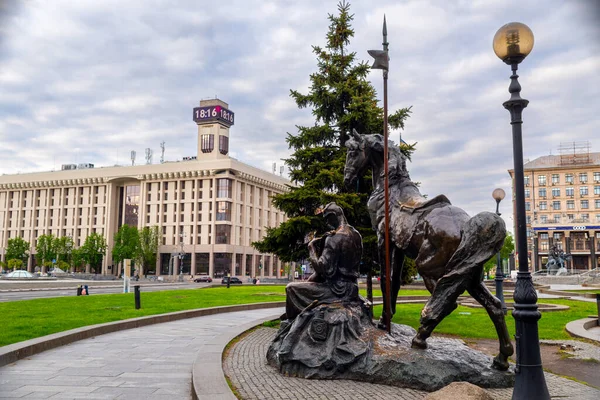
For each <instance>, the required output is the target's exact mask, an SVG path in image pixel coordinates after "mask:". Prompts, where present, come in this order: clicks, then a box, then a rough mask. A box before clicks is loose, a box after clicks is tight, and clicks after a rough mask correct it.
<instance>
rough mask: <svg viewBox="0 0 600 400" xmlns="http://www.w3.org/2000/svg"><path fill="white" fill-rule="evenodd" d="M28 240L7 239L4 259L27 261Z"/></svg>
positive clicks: (18, 238)
mask: <svg viewBox="0 0 600 400" xmlns="http://www.w3.org/2000/svg"><path fill="white" fill-rule="evenodd" d="M29 247H30V246H29V242H28V241H26V240H24V239H22V238H20V237H16V238H12V239H8V243H7V246H6V259H7V260H9V261H10V260H13V259H14V260H21V261H22V262H23V263H24V264H25V263H27V258H28V257H29Z"/></svg>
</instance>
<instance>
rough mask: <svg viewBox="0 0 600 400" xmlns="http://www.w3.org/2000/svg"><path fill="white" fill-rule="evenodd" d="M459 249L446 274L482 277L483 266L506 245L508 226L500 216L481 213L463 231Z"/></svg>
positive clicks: (470, 220) (452, 258) (447, 266)
mask: <svg viewBox="0 0 600 400" xmlns="http://www.w3.org/2000/svg"><path fill="white" fill-rule="evenodd" d="M461 233H462V235H461V240H460V244H459V245H458V248H457V249H456V251H455V252H454V254H453V255H452V257H451V258H450V261H448V264H447V265H446V274H448V273H459V274H461V275H462V274H470V273H472V274H473V278H476V279H479V278H480V277H481V270H482V268H483V264H485V262H486V261H487V260H489V259H490V258H492V256H493V255H494V254H496V253H497V252H498V251H500V249H501V248H502V246H503V245H504V238H505V237H506V226H505V225H504V221H503V220H502V218H500V217H499V216H498V215H496V214H494V213H491V212H481V213H479V214H477V215H475V216H474V217H472V218H471V219H469V220H468V221H467V222H465V225H464V226H463V228H462V230H461Z"/></svg>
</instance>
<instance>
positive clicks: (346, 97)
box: [253, 1, 413, 275]
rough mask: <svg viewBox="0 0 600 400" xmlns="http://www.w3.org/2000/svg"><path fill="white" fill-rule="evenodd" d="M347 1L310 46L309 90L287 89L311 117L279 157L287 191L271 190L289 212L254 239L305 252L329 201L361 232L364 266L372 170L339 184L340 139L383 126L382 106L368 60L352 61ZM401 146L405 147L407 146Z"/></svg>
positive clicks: (393, 122)
mask: <svg viewBox="0 0 600 400" xmlns="http://www.w3.org/2000/svg"><path fill="white" fill-rule="evenodd" d="M349 9H350V4H349V3H347V2H345V1H342V2H340V3H339V4H338V12H339V13H338V15H331V14H330V15H329V21H330V25H329V29H328V31H327V35H326V45H325V47H324V48H321V47H319V46H313V53H314V54H315V55H316V58H317V71H316V72H315V73H313V74H311V75H310V81H311V87H310V89H309V92H308V94H302V93H300V92H298V91H296V90H291V91H290V92H291V96H292V98H293V99H294V100H295V101H296V104H297V105H298V107H299V108H308V107H310V108H311V109H312V114H313V116H314V118H315V122H314V125H311V126H296V128H297V130H298V131H297V133H296V134H295V135H292V134H290V133H288V136H287V143H288V145H289V148H290V149H293V154H292V155H291V156H290V158H288V159H286V160H285V162H286V164H287V166H288V168H289V170H290V179H291V180H292V182H293V183H294V185H290V186H289V191H288V192H287V193H283V194H279V195H275V196H274V197H273V203H274V205H275V207H277V208H278V209H279V210H282V211H284V212H285V213H286V214H287V216H288V220H287V221H286V222H284V223H282V224H281V225H280V226H279V227H276V228H268V229H267V234H266V236H265V237H264V238H263V240H262V241H260V242H255V243H253V245H254V247H255V248H256V249H257V250H259V251H260V252H263V253H274V254H276V255H277V256H278V257H279V258H280V259H281V260H282V261H284V262H289V261H300V260H302V259H306V258H308V249H307V243H308V241H309V238H308V235H309V234H310V233H311V232H317V234H319V233H322V232H324V231H325V230H326V229H327V228H326V227H325V224H324V221H323V218H322V217H321V216H319V215H316V211H317V210H318V209H319V208H320V207H322V206H324V205H326V204H327V203H329V202H332V201H335V202H336V203H337V204H338V205H339V206H341V207H342V208H343V209H344V213H345V214H346V217H347V219H348V222H349V223H350V224H351V225H353V226H354V227H355V228H356V229H357V230H358V231H359V232H360V233H361V235H362V237H363V244H364V252H363V263H362V264H363V270H366V269H368V268H373V267H374V266H375V264H376V261H377V254H376V242H377V239H376V235H375V232H374V231H373V230H372V228H371V222H370V218H369V214H368V211H367V208H366V202H367V199H368V196H369V194H370V192H371V191H372V186H371V179H370V172H367V175H365V177H363V178H362V179H360V180H359V184H358V185H357V187H356V188H352V189H351V190H349V189H346V188H344V187H343V180H344V164H345V160H346V147H345V146H344V144H345V142H346V140H347V138H348V137H349V134H350V133H351V132H352V129H356V130H357V131H358V132H359V133H361V134H370V133H380V134H382V133H383V109H382V108H381V107H379V106H378V103H377V97H376V95H377V94H376V91H375V88H374V87H373V85H372V84H371V83H370V82H369V81H368V80H367V76H368V74H369V70H370V65H369V64H368V63H366V62H357V60H356V54H355V53H353V52H349V51H348V50H347V47H348V45H349V43H350V39H351V38H352V37H353V36H354V30H353V29H352V27H351V22H352V20H353V15H351V14H350V13H349ZM409 113H410V108H404V109H401V110H398V111H396V112H395V113H392V114H391V115H390V116H389V118H388V120H389V125H390V127H391V128H392V129H398V128H400V129H402V128H403V127H404V120H405V119H406V118H407V117H408V115H409ZM406 150H407V152H408V153H410V152H411V151H412V150H413V147H412V146H408V147H407V149H406ZM403 275H404V274H403Z"/></svg>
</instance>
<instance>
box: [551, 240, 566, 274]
mask: <svg viewBox="0 0 600 400" xmlns="http://www.w3.org/2000/svg"><path fill="white" fill-rule="evenodd" d="M569 258H571V255H570V254H567V253H565V252H564V251H563V249H559V248H558V246H556V245H553V246H552V248H551V249H550V252H549V253H548V262H547V263H546V269H547V270H548V275H563V274H566V273H567V269H566V268H565V264H566V261H567V260H568V259H569Z"/></svg>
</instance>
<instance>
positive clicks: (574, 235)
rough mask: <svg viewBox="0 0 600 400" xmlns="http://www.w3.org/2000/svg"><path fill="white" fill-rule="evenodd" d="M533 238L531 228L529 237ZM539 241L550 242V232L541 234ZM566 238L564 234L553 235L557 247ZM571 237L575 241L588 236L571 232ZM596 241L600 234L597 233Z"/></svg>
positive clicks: (528, 230) (528, 231) (528, 232)
mask: <svg viewBox="0 0 600 400" xmlns="http://www.w3.org/2000/svg"><path fill="white" fill-rule="evenodd" d="M532 236H533V230H532V229H531V228H527V237H532ZM538 236H539V239H540V240H548V239H549V235H548V232H540V233H539V234H538ZM563 236H564V233H562V232H553V233H552V238H553V239H554V240H555V241H556V242H555V243H556V244H557V245H560V244H561V242H560V241H561V240H562V238H563ZM570 237H571V241H573V240H585V239H586V234H585V233H584V232H571V234H570ZM596 239H600V232H596ZM529 248H530V250H531V246H530V245H529Z"/></svg>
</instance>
